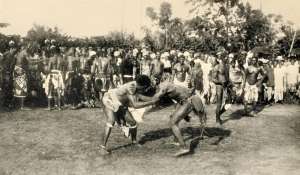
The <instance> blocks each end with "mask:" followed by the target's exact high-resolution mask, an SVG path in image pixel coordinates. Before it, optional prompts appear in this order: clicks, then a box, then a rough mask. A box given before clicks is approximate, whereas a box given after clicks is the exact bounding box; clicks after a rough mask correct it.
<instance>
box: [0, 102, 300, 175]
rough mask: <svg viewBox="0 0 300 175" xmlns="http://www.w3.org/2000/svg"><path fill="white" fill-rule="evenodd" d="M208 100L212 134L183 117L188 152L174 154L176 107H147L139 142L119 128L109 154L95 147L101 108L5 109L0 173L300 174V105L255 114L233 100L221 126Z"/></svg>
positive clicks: (1, 118)
mask: <svg viewBox="0 0 300 175" xmlns="http://www.w3.org/2000/svg"><path fill="white" fill-rule="evenodd" d="M214 108H215V107H214V106H210V107H209V115H208V117H209V120H208V126H207V129H206V131H207V133H208V135H207V136H206V137H204V139H203V140H199V139H198V140H197V139H194V138H195V137H196V136H197V135H199V128H198V127H197V126H195V125H193V123H195V122H196V119H193V120H192V123H185V122H182V128H183V131H184V135H185V138H186V139H187V141H188V142H191V144H192V147H193V152H192V154H190V155H187V156H184V157H181V158H175V157H173V154H174V153H175V152H176V151H177V150H178V148H177V147H176V146H172V145H169V144H167V143H168V142H170V141H171V140H172V139H173V137H172V136H171V131H170V129H169V128H168V116H169V114H170V112H171V111H172V109H173V108H168V109H163V110H160V111H157V112H153V113H150V114H148V115H146V117H145V121H144V123H141V124H140V126H139V139H140V140H141V143H142V147H134V146H130V145H129V144H130V141H129V139H127V138H124V136H123V134H122V133H121V132H120V131H119V130H118V129H114V130H113V132H112V136H111V138H110V140H109V147H111V148H112V150H113V151H112V154H111V155H106V156H103V155H102V154H101V153H99V152H98V151H97V145H98V144H99V143H100V138H101V134H102V130H103V129H102V128H103V126H104V122H103V121H104V117H103V112H102V110H101V109H82V110H77V111H71V110H65V111H51V112H49V111H44V110H43V109H34V110H32V111H17V112H0V175H2V174H3V175H9V174H26V175H34V174H68V175H69V174H70V175H77V174H78V175H85V174H103V175H110V174H111V175H114V174H117V175H119V174H126V175H127V174H130V175H135V174H147V175H148V174H170V175H175V174H221V175H223V174H224V175H227V174H228V175H234V174H236V175H240V174H242V175H243V174H246V175H253V174H255V175H268V174H275V175H276V174H278V175H283V174H290V175H293V174H294V175H296V174H300V166H299V165H300V120H299V119H300V107H299V106H292V105H289V106H287V105H275V106H272V107H269V108H265V109H264V110H263V111H262V112H261V113H260V114H259V116H258V117H257V118H250V117H243V116H241V114H240V109H241V107H238V106H234V107H233V108H232V109H231V110H230V111H229V112H227V113H226V114H225V115H224V117H223V119H226V123H225V124H224V126H223V127H222V128H218V127H217V126H216V125H215V122H214V116H213V110H214Z"/></svg>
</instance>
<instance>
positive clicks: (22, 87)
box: [13, 46, 28, 110]
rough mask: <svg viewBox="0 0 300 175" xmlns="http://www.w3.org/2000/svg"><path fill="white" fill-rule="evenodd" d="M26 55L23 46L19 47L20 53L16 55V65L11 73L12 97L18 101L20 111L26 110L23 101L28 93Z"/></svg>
mask: <svg viewBox="0 0 300 175" xmlns="http://www.w3.org/2000/svg"><path fill="white" fill-rule="evenodd" d="M27 57H28V54H27V50H26V49H25V47H24V46H22V47H21V51H20V52H19V53H18V54H17V55H16V59H17V60H16V65H15V67H14V71H13V80H14V97H15V98H17V99H19V101H20V109H21V110H28V108H24V100H25V98H26V97H27V92H28V76H27V75H28V60H27Z"/></svg>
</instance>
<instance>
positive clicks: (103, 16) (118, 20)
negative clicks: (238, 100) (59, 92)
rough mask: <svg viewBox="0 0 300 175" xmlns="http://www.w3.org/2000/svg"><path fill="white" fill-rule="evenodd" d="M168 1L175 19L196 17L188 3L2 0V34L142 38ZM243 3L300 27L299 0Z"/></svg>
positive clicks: (178, 1)
mask: <svg viewBox="0 0 300 175" xmlns="http://www.w3.org/2000/svg"><path fill="white" fill-rule="evenodd" d="M164 1H167V2H170V3H171V5H172V10H173V16H174V17H175V16H176V17H180V18H183V19H188V18H191V17H192V15H191V14H189V9H190V7H189V6H187V5H186V4H185V3H184V1H185V0H0V22H7V23H9V24H10V26H9V27H7V28H0V32H1V33H5V34H20V35H22V36H24V35H26V33H27V31H28V30H29V29H30V28H31V27H32V26H33V24H40V25H46V26H50V27H54V26H57V27H58V28H59V29H61V32H63V33H66V34H68V35H72V36H76V37H89V36H96V35H106V34H108V33H109V32H111V31H122V30H123V31H125V32H128V33H135V35H136V36H138V37H141V36H143V32H142V31H141V30H140V29H141V27H142V26H145V25H146V26H149V25H151V21H150V19H148V17H147V16H146V15H145V9H146V7H149V6H151V7H154V8H155V9H157V10H158V8H159V5H160V4H161V3H162V2H164ZM243 1H244V2H246V1H248V2H249V3H250V4H251V5H252V6H253V7H254V8H260V7H262V10H263V11H264V12H266V13H276V14H281V15H283V17H284V18H285V19H286V20H289V21H292V22H294V23H295V24H296V25H297V24H299V26H300V13H299V12H298V11H299V5H300V1H299V0H284V1H283V0H243ZM297 8H298V9H297ZM297 26H298V25H297Z"/></svg>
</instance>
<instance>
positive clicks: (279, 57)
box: [276, 56, 284, 61]
mask: <svg viewBox="0 0 300 175" xmlns="http://www.w3.org/2000/svg"><path fill="white" fill-rule="evenodd" d="M276 60H279V61H282V60H284V59H283V57H282V56H277V58H276Z"/></svg>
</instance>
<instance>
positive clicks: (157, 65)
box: [150, 53, 164, 84]
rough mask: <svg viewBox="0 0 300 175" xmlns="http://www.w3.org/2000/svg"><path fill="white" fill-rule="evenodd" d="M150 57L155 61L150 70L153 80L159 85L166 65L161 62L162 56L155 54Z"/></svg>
mask: <svg viewBox="0 0 300 175" xmlns="http://www.w3.org/2000/svg"><path fill="white" fill-rule="evenodd" d="M150 57H151V59H152V60H153V61H152V63H151V69H150V72H151V79H152V81H155V84H159V83H160V81H161V78H162V75H163V73H164V64H163V62H162V61H161V60H160V56H157V55H156V54H155V53H152V54H151V55H150Z"/></svg>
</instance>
